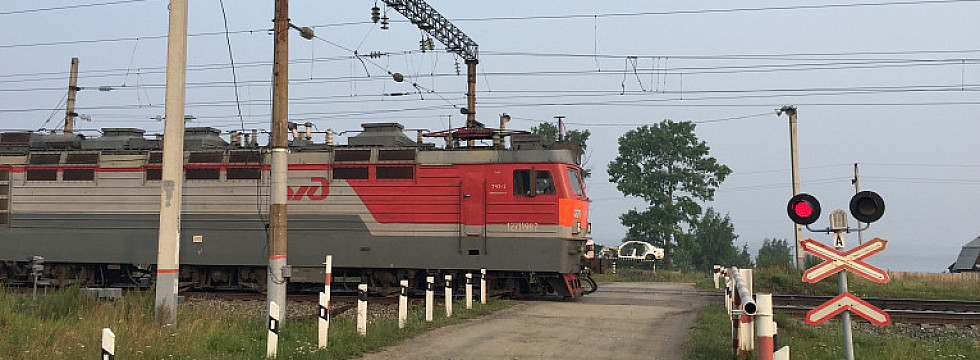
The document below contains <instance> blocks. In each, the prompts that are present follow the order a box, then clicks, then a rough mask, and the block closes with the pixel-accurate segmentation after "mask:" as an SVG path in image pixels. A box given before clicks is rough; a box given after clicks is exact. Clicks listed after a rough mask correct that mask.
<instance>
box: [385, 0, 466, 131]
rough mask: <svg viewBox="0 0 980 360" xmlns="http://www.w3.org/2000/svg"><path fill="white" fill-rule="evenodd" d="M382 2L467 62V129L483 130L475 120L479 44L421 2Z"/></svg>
mask: <svg viewBox="0 0 980 360" xmlns="http://www.w3.org/2000/svg"><path fill="white" fill-rule="evenodd" d="M382 1H384V3H385V4H386V5H388V7H390V8H392V9H395V11H398V13H399V14H402V16H405V18H406V19H408V21H410V22H411V23H412V24H413V25H415V26H417V27H418V28H419V29H420V30H423V31H425V32H426V33H428V34H429V35H431V36H432V37H434V38H436V40H439V42H440V43H442V44H443V45H445V46H446V51H449V52H452V53H455V54H458V55H459V56H461V57H462V58H463V59H464V60H466V108H465V109H463V113H464V114H466V128H468V129H474V128H482V127H483V124H482V123H480V122H478V121H476V64H478V63H479V62H480V61H479V60H478V59H477V58H478V56H477V55H478V53H479V45H477V44H476V42H475V41H473V39H470V37H469V36H466V34H464V33H463V32H462V31H461V30H459V28H457V27H456V26H455V25H453V23H451V22H449V20H447V19H446V18H445V17H443V16H442V15H441V14H439V12H438V11H436V10H435V9H433V8H432V6H429V4H428V3H426V2H425V1H423V0H382Z"/></svg>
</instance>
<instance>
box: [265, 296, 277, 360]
mask: <svg viewBox="0 0 980 360" xmlns="http://www.w3.org/2000/svg"><path fill="white" fill-rule="evenodd" d="M267 325H269V339H268V341H267V342H266V348H265V349H266V350H265V357H269V358H274V357H276V349H277V347H278V346H279V305H277V304H276V302H275V301H273V302H270V303H269V321H268V323H267Z"/></svg>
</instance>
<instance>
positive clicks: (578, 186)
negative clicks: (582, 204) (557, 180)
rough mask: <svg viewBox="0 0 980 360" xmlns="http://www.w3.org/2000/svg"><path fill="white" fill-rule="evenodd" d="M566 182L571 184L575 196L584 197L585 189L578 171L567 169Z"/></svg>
mask: <svg viewBox="0 0 980 360" xmlns="http://www.w3.org/2000/svg"><path fill="white" fill-rule="evenodd" d="M568 180H569V181H571V183H572V191H574V192H575V195H579V196H585V187H584V186H582V177H581V176H579V174H578V170H575V169H568Z"/></svg>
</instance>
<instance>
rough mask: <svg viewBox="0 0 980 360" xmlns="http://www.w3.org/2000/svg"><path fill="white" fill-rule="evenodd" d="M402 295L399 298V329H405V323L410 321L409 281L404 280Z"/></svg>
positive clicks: (402, 282)
mask: <svg viewBox="0 0 980 360" xmlns="http://www.w3.org/2000/svg"><path fill="white" fill-rule="evenodd" d="M401 285H402V293H401V295H400V296H398V328H399V329H404V328H405V321H406V320H408V280H402V281H401Z"/></svg>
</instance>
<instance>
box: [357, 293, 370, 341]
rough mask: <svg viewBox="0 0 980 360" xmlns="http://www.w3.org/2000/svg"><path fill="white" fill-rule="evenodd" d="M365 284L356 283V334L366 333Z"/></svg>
mask: <svg viewBox="0 0 980 360" xmlns="http://www.w3.org/2000/svg"><path fill="white" fill-rule="evenodd" d="M367 289H368V286H367V284H360V285H357V334H358V335H361V336H366V335H367Z"/></svg>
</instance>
